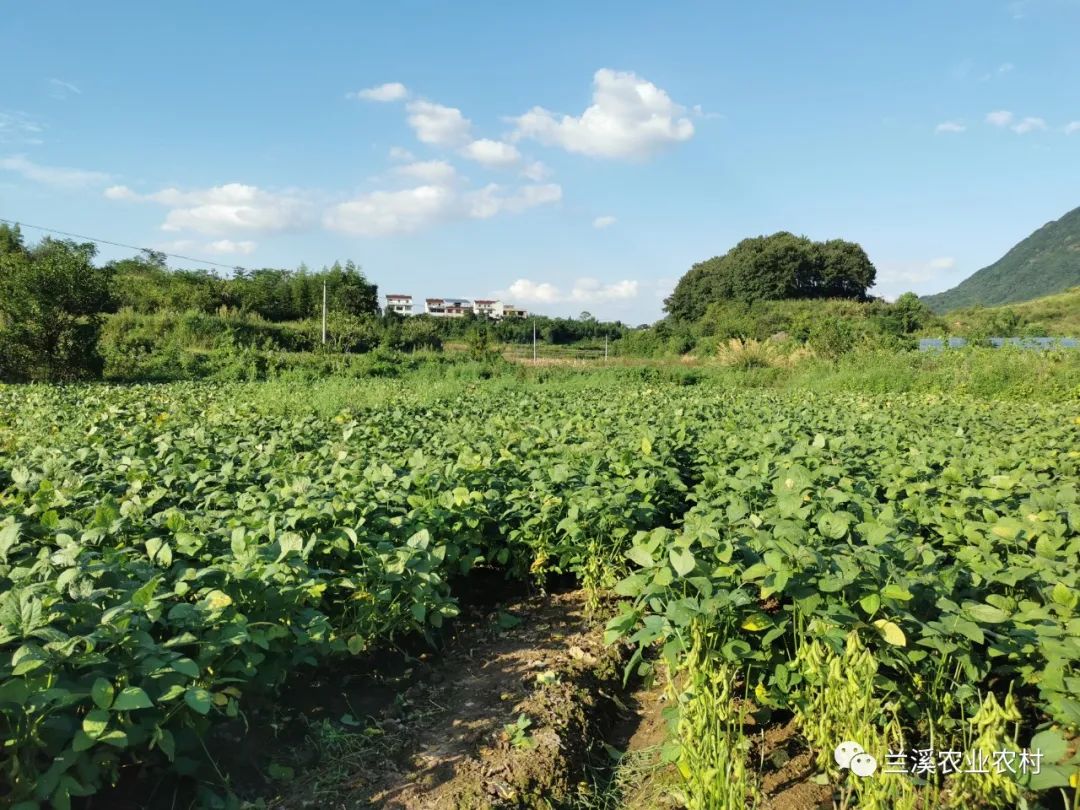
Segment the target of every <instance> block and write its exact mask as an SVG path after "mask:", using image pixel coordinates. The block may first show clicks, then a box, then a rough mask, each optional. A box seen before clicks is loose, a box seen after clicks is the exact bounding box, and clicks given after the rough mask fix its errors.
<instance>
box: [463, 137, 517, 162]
mask: <svg viewBox="0 0 1080 810" xmlns="http://www.w3.org/2000/svg"><path fill="white" fill-rule="evenodd" d="M462 154H463V155H464V156H465V157H467V158H468V159H469V160H475V161H476V162H477V163H480V164H482V165H484V166H488V167H490V168H506V167H507V166H513V165H514V164H515V163H517V162H518V161H519V160H521V152H519V151H518V150H517V147H516V146H514V145H513V144H509V143H505V142H503V141H493V140H491V139H489V138H480V139H479V140H475V141H473V142H472V143H470V144H469V145H468V146H466V147H465V148H464V149H463V150H462Z"/></svg>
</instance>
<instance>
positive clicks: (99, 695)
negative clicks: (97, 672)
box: [90, 678, 116, 709]
mask: <svg viewBox="0 0 1080 810" xmlns="http://www.w3.org/2000/svg"><path fill="white" fill-rule="evenodd" d="M115 692H116V690H115V689H113V685H112V684H111V683H109V682H108V681H107V680H105V679H104V678H98V679H97V680H96V681H94V685H93V686H92V687H90V697H91V698H92V699H93V701H94V704H95V705H96V706H97V707H98V708H99V709H107V708H109V707H110V706H111V705H112V702H113V695H114V694H115Z"/></svg>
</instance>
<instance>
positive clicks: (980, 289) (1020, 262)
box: [922, 208, 1080, 312]
mask: <svg viewBox="0 0 1080 810" xmlns="http://www.w3.org/2000/svg"><path fill="white" fill-rule="evenodd" d="M1078 284H1080V208H1075V209H1073V210H1072V211H1070V212H1069V213H1067V214H1066V215H1065V216H1063V217H1062V218H1061V219H1058V220H1055V221H1054V222H1048V223H1047V224H1046V225H1043V226H1042V227H1041V228H1039V229H1038V230H1037V231H1035V233H1033V234H1031V236H1029V237H1027V239H1024V240H1023V241H1022V242H1020V243H1019V244H1018V245H1016V246H1015V247H1014V248H1013V249H1012V250H1010V251H1009V252H1008V253H1006V254H1005V255H1004V256H1002V257H1001V258H1000V259H998V260H997V261H996V262H994V263H993V264H992V265H990V266H989V267H984V268H983V269H982V270H979V271H978V272H977V273H974V274H973V275H971V276H969V277H968V278H966V279H964V280H963V281H962V282H960V284H958V285H957V286H955V287H953V288H952V289H951V290H946V291H945V292H941V293H938V294H937V295H928V296H925V297H924V298H923V299H922V300H923V302H924V303H925V304H926V305H927V306H928V307H930V308H931V309H932V310H934V311H935V312H949V311H951V310H954V309H960V308H961V307H972V306H976V305H978V304H982V305H983V306H991V305H993V304H1008V303H1013V302H1019V301H1030V300H1032V299H1033V298H1039V297H1040V296H1045V295H1052V294H1054V293H1059V292H1062V291H1063V290H1067V289H1069V288H1070V287H1075V286H1077V285H1078Z"/></svg>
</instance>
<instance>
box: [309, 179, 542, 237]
mask: <svg viewBox="0 0 1080 810" xmlns="http://www.w3.org/2000/svg"><path fill="white" fill-rule="evenodd" d="M561 198H562V188H561V187H559V186H558V185H554V184H551V185H530V186H522V187H520V188H517V189H511V190H506V189H503V188H502V187H501V186H499V185H497V184H494V183H492V184H491V185H488V186H485V187H484V188H481V189H478V190H474V191H463V190H460V189H458V188H456V187H455V186H453V185H449V184H438V183H426V184H424V185H421V186H416V187H415V188H407V189H401V190H398V191H373V192H370V193H368V194H364V195H361V196H360V197H357V198H356V199H353V200H348V201H346V202H343V203H339V204H337V205H335V206H332V207H331V208H330V209H328V210H327V211H326V214H325V215H324V217H323V225H324V226H325V227H327V228H329V229H330V230H335V231H341V232H343V233H348V234H353V235H354V236H371V237H374V236H389V235H393V234H402V233H412V232H414V231H418V230H421V229H422V228H426V227H430V226H433V225H438V224H442V223H445V222H451V221H455V220H463V219H489V218H491V217H494V216H497V215H499V214H503V213H511V214H515V213H520V212H522V211H525V210H527V209H529V208H534V207H536V206H540V205H546V204H550V203H554V202H557V201H558V200H560V199H561Z"/></svg>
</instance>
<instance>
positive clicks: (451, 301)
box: [424, 298, 473, 318]
mask: <svg viewBox="0 0 1080 810" xmlns="http://www.w3.org/2000/svg"><path fill="white" fill-rule="evenodd" d="M472 311H473V305H472V301H470V300H468V299H467V298H425V299H424V312H426V313H427V314H428V315H435V316H437V317H440V318H462V317H464V316H465V314H466V313H469V312H472Z"/></svg>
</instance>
